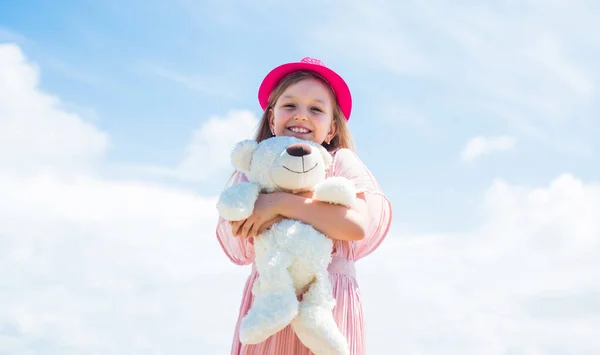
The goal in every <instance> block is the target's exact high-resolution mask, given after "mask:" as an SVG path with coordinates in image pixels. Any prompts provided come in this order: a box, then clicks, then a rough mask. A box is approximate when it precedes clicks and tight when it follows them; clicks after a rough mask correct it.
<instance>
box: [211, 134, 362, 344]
mask: <svg viewBox="0 0 600 355" xmlns="http://www.w3.org/2000/svg"><path fill="white" fill-rule="evenodd" d="M231 158H232V164H233V166H234V167H235V168H236V169H237V170H239V171H241V172H243V173H244V174H245V175H246V176H247V177H248V180H249V182H242V183H239V184H235V185H232V186H231V187H229V188H227V189H226V190H224V191H223V192H222V194H221V196H220V198H219V201H218V202H217V209H218V212H219V214H220V215H221V216H222V217H223V218H224V219H226V220H229V221H239V220H242V219H245V218H247V217H249V216H250V215H251V214H252V211H253V208H254V203H255V201H256V198H257V197H258V194H259V193H261V192H262V193H269V192H275V191H288V192H302V191H314V198H315V199H316V200H319V201H324V202H329V203H335V204H341V205H345V206H348V207H350V206H352V204H353V203H354V200H355V197H356V192H355V188H354V185H353V184H352V182H351V181H349V180H347V179H345V178H341V177H333V178H328V179H326V170H327V168H329V166H330V165H331V162H332V157H331V155H330V154H329V152H327V150H326V149H325V148H323V147H322V146H321V145H318V144H314V143H312V142H309V141H304V140H300V139H297V138H294V137H272V138H269V139H267V140H264V141H262V142H260V143H257V142H255V141H252V140H246V141H242V142H240V143H238V144H237V145H236V147H235V148H234V149H233V152H232V155H231ZM254 248H255V260H254V261H255V264H256V270H257V272H258V278H257V279H256V282H255V284H254V287H253V288H252V293H253V295H254V301H253V304H252V306H251V308H250V310H249V311H248V313H247V314H246V315H245V316H244V318H243V319H242V322H241V325H240V341H241V342H242V343H244V344H257V343H260V342H263V341H264V340H266V339H267V338H268V337H270V336H271V335H273V334H275V333H276V332H278V331H280V330H281V329H283V328H285V327H286V326H287V325H289V324H291V325H292V328H293V329H294V331H295V332H296V334H297V336H298V338H299V339H300V340H301V341H302V343H303V344H304V345H305V346H306V347H308V348H309V349H310V350H311V351H312V352H313V353H314V354H316V355H344V354H349V349H348V342H347V339H346V338H345V337H344V335H343V334H342V333H341V332H340V330H339V328H338V327H337V324H336V323H335V320H334V318H333V313H332V310H333V307H334V306H335V299H334V298H333V293H332V286H331V284H330V280H329V273H328V270H327V267H328V265H329V263H330V262H331V254H332V248H333V241H332V240H331V239H330V238H328V237H327V236H325V235H323V234H322V233H321V232H319V231H317V230H316V229H314V228H313V227H312V226H310V225H308V224H305V223H302V222H300V221H297V220H292V219H286V220H283V221H281V222H278V223H276V224H274V225H273V226H272V227H271V228H269V229H268V230H266V231H265V232H263V233H262V234H261V235H260V236H258V238H256V240H255V241H254ZM299 295H302V297H301V301H298V296H299Z"/></svg>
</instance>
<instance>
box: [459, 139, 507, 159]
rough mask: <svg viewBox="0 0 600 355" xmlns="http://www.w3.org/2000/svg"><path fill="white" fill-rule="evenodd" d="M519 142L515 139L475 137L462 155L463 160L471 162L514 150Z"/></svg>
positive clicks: (468, 143)
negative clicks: (488, 155)
mask: <svg viewBox="0 0 600 355" xmlns="http://www.w3.org/2000/svg"><path fill="white" fill-rule="evenodd" d="M516 142H517V140H516V138H514V137H507V136H498V137H483V136H478V137H473V138H471V139H470V140H469V141H468V142H467V144H466V145H465V147H464V148H463V151H462V153H461V158H462V159H463V161H465V162H471V161H473V159H475V158H477V157H480V156H482V155H487V154H491V153H494V152H502V151H508V150H514V149H515V144H516Z"/></svg>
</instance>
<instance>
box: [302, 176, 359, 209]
mask: <svg viewBox="0 0 600 355" xmlns="http://www.w3.org/2000/svg"><path fill="white" fill-rule="evenodd" d="M313 199H314V200H317V201H322V202H329V203H333V204H338V205H343V206H346V207H352V205H353V204H354V201H355V199H356V188H355V187H354V184H353V183H352V181H350V180H349V179H347V178H345V177H341V176H334V177H330V178H327V179H325V180H323V181H322V182H320V183H319V184H317V186H315V189H314V194H313Z"/></svg>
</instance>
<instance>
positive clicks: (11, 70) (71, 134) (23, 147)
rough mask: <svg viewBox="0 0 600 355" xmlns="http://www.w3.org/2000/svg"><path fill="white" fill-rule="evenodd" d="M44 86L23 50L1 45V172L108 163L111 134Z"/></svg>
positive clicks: (68, 168) (9, 45)
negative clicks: (67, 106) (68, 108)
mask: <svg viewBox="0 0 600 355" xmlns="http://www.w3.org/2000/svg"><path fill="white" fill-rule="evenodd" d="M39 81H40V75H39V70H38V69H37V67H36V66H35V65H34V64H32V63H30V62H29V61H28V60H27V59H26V58H25V56H24V55H23V53H22V52H21V50H20V48H19V47H17V46H16V45H12V44H1V45H0V169H2V170H6V169H10V170H17V171H28V170H31V169H38V170H39V169H52V170H55V171H57V170H61V171H63V172H64V171H65V170H71V169H75V168H77V169H82V168H84V167H86V166H88V164H91V163H93V162H95V161H97V160H98V159H99V158H103V156H104V154H105V152H106V150H107V149H108V147H109V138H108V136H107V134H106V133H104V132H102V131H101V130H99V129H98V128H97V127H95V126H93V125H91V124H89V123H87V122H85V121H83V120H82V119H81V118H80V117H79V116H77V115H76V114H73V113H70V112H66V111H65V110H64V109H63V108H62V107H61V105H62V104H61V102H60V100H59V99H58V98H57V97H54V96H52V95H49V94H47V93H44V92H42V91H41V90H40V88H39Z"/></svg>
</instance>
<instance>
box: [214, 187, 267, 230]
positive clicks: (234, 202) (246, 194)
mask: <svg viewBox="0 0 600 355" xmlns="http://www.w3.org/2000/svg"><path fill="white" fill-rule="evenodd" d="M259 193H260V186H259V185H257V184H255V183H252V182H246V181H244V182H240V183H237V184H235V185H232V186H230V187H228V188H227V189H225V190H223V192H221V195H220V196H219V200H218V201H217V211H218V212H219V215H220V216H221V217H223V218H224V219H225V220H228V221H240V220H242V219H246V218H248V217H250V215H251V214H252V212H253V211H254V203H255V202H256V199H257V198H258V194H259Z"/></svg>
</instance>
